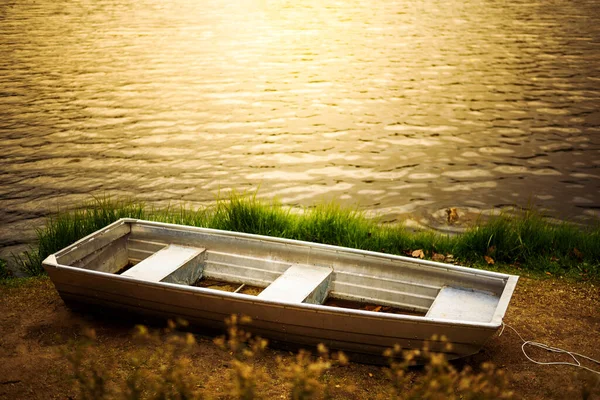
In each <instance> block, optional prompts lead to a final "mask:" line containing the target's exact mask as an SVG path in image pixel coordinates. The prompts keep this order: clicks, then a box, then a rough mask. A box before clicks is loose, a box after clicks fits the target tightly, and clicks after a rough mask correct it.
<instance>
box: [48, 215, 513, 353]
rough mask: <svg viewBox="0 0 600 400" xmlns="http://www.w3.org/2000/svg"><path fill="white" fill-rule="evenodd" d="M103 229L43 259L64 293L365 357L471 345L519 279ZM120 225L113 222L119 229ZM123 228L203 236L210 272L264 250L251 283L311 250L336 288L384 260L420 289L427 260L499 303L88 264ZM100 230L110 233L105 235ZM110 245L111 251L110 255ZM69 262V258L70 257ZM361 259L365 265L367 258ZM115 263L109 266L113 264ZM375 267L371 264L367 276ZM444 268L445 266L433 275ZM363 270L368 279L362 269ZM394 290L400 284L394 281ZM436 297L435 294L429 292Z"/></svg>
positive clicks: (330, 251) (272, 245) (328, 252)
mask: <svg viewBox="0 0 600 400" xmlns="http://www.w3.org/2000/svg"><path fill="white" fill-rule="evenodd" d="M123 225H127V226H128V231H127V233H125V234H124V235H122V236H119V237H116V238H110V237H105V236H111V235H113V236H114V235H115V231H116V230H118V229H123V228H120V227H121V226H123ZM109 228H110V227H109ZM115 228H117V229H115ZM103 232H104V236H102V232H97V233H95V234H93V235H90V236H89V237H87V238H84V239H82V241H79V242H78V243H76V244H74V245H73V246H70V247H68V248H66V249H64V250H62V251H61V252H58V253H56V254H55V255H52V256H50V257H48V259H46V260H45V261H44V267H45V269H46V271H47V272H48V274H49V276H50V278H51V280H52V282H53V283H54V285H55V287H56V289H57V291H58V292H59V294H60V296H61V297H62V298H63V299H64V300H65V302H67V303H73V304H90V305H95V306H97V307H101V308H110V309H120V310H126V311H127V312H134V313H138V314H143V315H151V316H155V317H161V318H183V319H185V320H187V321H188V322H190V323H191V324H192V325H194V326H205V327H208V328H217V329H222V328H223V326H224V320H225V318H226V317H228V316H230V315H232V314H239V315H246V316H249V317H251V318H252V322H251V324H250V326H249V327H248V328H249V330H250V331H252V332H253V333H254V334H257V335H260V336H263V337H265V338H268V339H271V340H275V341H277V342H281V343H288V344H291V345H293V346H315V345H317V344H319V343H323V344H325V345H327V346H328V347H330V348H333V349H339V350H343V351H346V352H349V353H352V354H354V355H358V356H361V355H362V356H364V358H363V357H359V359H367V360H369V359H373V357H375V358H378V357H381V356H382V354H383V352H384V350H385V349H386V348H390V347H393V346H394V345H396V344H397V345H400V346H401V347H402V348H405V349H414V348H421V347H423V345H424V344H425V342H427V343H428V345H429V348H430V349H431V350H433V351H437V352H444V353H446V354H447V356H448V358H450V359H452V358H457V357H463V356H467V355H470V354H473V353H476V352H478V351H479V350H480V349H481V347H482V346H483V345H484V344H485V342H486V341H487V340H488V339H489V338H490V337H491V336H492V335H493V334H494V332H495V331H496V330H497V329H498V328H499V327H500V325H501V320H502V316H503V315H504V312H505V310H506V307H507V305H508V300H509V299H510V296H511V295H512V291H513V290H514V285H515V284H516V277H513V276H510V275H503V274H495V273H490V272H486V271H482V272H481V273H475V274H473V272H472V271H469V270H468V269H462V268H458V269H455V268H454V267H453V266H447V265H445V264H439V263H429V264H427V263H425V264H419V265H416V266H415V265H413V264H410V263H411V262H412V260H407V259H405V258H403V257H397V256H390V255H386V254H380V253H372V252H364V251H360V250H350V249H343V248H339V247H335V246H326V245H318V244H311V243H305V242H296V241H289V240H284V239H276V238H267V237H262V236H255V235H247V234H236V233H231V232H220V231H212V230H206V229H202V228H191V227H179V226H176V225H168V224H158V223H150V222H145V221H137V220H121V221H120V225H119V224H118V223H115V224H113V226H112V228H110V229H107V230H106V231H103ZM106 232H108V233H106ZM121 233H122V232H121ZM119 234H120V233H118V232H117V234H116V236H118V235H119ZM214 234H216V236H214ZM127 235H129V238H128V239H127V240H129V241H130V242H129V243H130V244H132V243H138V242H136V241H146V243H150V240H154V242H152V243H177V244H180V245H190V244H198V242H201V245H202V247H206V248H207V249H213V250H212V251H213V253H210V254H209V255H208V256H207V258H206V261H205V264H206V267H205V270H206V271H208V272H210V271H211V269H210V268H211V265H212V264H211V261H210V260H222V259H223V255H222V254H224V253H223V251H224V250H226V249H229V251H231V249H234V250H235V251H236V252H243V253H244V256H243V257H250V256H251V257H250V258H244V259H243V260H244V264H252V262H254V263H258V262H259V261H258V260H263V259H264V260H266V262H267V264H268V265H269V268H271V269H265V270H264V271H267V272H264V271H263V272H259V273H256V271H258V270H259V269H258V268H254V267H253V269H252V271H254V272H253V274H254V275H253V276H254V277H255V278H254V282H253V283H255V284H256V283H257V282H258V283H260V282H261V279H260V277H261V276H263V275H265V276H268V275H269V273H268V272H269V271H271V270H273V271H276V273H275V275H276V274H277V273H279V274H281V272H277V271H278V270H279V269H281V267H280V264H283V265H287V264H289V263H294V262H298V261H299V260H302V261H304V262H306V254H307V253H310V254H311V260H312V264H315V265H331V266H332V268H333V270H334V271H337V272H339V279H340V281H339V290H338V292H339V293H340V296H341V297H343V294H344V290H345V289H346V288H347V287H349V286H348V285H352V283H348V282H354V281H353V280H352V279H355V275H357V274H358V275H360V272H361V271H363V270H362V269H361V268H368V267H369V266H370V265H380V264H381V265H384V266H383V267H381V268H382V269H381V271H384V272H385V271H387V270H388V269H389V268H392V269H394V268H396V269H397V271H393V270H392V272H391V273H389V274H387V275H386V274H383V275H384V278H385V277H387V278H385V279H387V281H385V280H384V282H388V283H389V282H392V283H391V284H392V285H396V286H397V285H400V284H398V283H396V282H397V281H398V282H401V283H402V282H403V283H402V284H405V285H406V284H407V283H406V282H409V283H414V284H415V285H417V286H416V287H417V288H421V287H424V288H425V289H423V290H426V289H427V288H428V286H427V285H425V284H424V283H423V282H422V281H423V279H421V278H419V277H422V276H425V281H427V271H428V269H429V270H430V271H429V272H431V274H430V275H431V281H433V282H435V285H438V286H439V287H442V286H440V285H441V284H442V283H443V282H442V283H440V282H437V281H438V280H441V281H443V280H444V276H446V280H448V277H447V276H454V280H456V279H458V280H459V281H461V282H463V284H465V282H470V283H471V284H472V285H474V286H477V289H478V290H479V289H481V287H486V285H488V286H489V287H488V289H489V291H490V293H493V292H495V293H497V298H498V305H497V309H496V310H495V311H494V314H493V315H492V316H491V318H490V321H486V322H478V321H457V320H444V319H440V318H434V317H427V316H414V315H402V314H389V313H381V312H380V313H377V312H372V311H364V310H353V309H344V308H339V307H331V306H325V305H321V304H307V303H292V302H287V301H285V300H282V301H277V300H264V299H261V298H259V297H256V296H249V295H244V294H239V293H229V292H221V291H217V290H212V289H207V288H202V287H196V286H188V285H181V284H175V283H167V282H149V281H144V280H141V279H135V278H131V277H128V276H123V275H122V274H115V273H114V271H112V272H111V271H110V268H109V270H108V271H106V270H104V271H102V270H94V269H91V268H90V267H89V265H92V264H93V265H94V266H96V267H98V265H100V266H102V265H103V266H105V268H108V267H106V266H107V265H111V261H110V260H111V257H112V258H115V259H117V258H119V257H121V256H118V255H115V254H114V253H115V252H114V251H112V250H111V249H110V247H109V246H114V243H116V242H118V241H119V240H121V241H123V238H124V237H126V236H127ZM103 237H105V239H106V240H104V241H103V240H102V238H103ZM90 243H93V245H90ZM86 247H87V249H86ZM133 247H135V246H133ZM82 249H86V250H82ZM113 250H114V249H113ZM128 251H129V254H130V255H131V254H136V252H137V251H138V250H137V249H128ZM149 252H151V250H150V251H149ZM102 254H104V255H102ZM109 254H112V255H110V256H108V255H109ZM248 255H250V256H248ZM86 257H87V258H88V259H90V258H91V257H95V258H96V259H100V261H101V262H95V263H90V264H89V265H87V268H86V265H83V266H81V265H80V266H77V265H78V263H81V260H82V259H85V258H86ZM261 257H262V258H261ZM104 258H107V259H108V261H106V260H103V259H104ZM67 262H68V263H69V264H71V265H67ZM214 263H216V264H215V265H216V266H215V269H214V271H219V269H218V267H223V265H225V264H224V263H221V264H218V263H219V261H214ZM407 263H409V264H410V268H409V270H407V271H404V274H408V273H409V272H411V271H413V270H414V271H416V272H415V273H414V274H413V275H411V276H410V277H408V278H407V277H406V276H405V277H404V278H403V279H404V280H399V279H396V280H394V279H392V278H389V277H390V276H394V272H395V273H398V272H399V271H403V266H405V265H406V264H407ZM112 264H114V262H112ZM261 265H262V264H261ZM348 265H350V266H354V267H346V268H347V269H344V267H342V266H348ZM365 265H366V266H367V267H364V266H365ZM115 268H116V267H114V266H113V267H112V269H115ZM265 268H266V267H265ZM353 268H354V269H353ZM448 268H450V269H448ZM100 269H101V268H100ZM244 271H245V270H244ZM244 271H242V272H241V273H240V272H238V274H242V275H243V274H244V273H246V272H244ZM261 271H262V270H261ZM381 271H379V270H377V268H375V271H374V272H373V273H372V274H371V275H370V276H373V274H375V275H376V274H377V273H378V272H381ZM423 271H424V272H423ZM208 272H207V273H208ZM261 274H262V275H261ZM344 274H347V275H348V276H350V275H352V276H351V279H350V278H348V280H347V281H343V278H344V276H345V275H344ZM440 274H441V275H442V276H439V275H440ZM453 274H458V275H453ZM229 275H230V276H237V277H238V278H239V280H240V281H241V280H244V277H243V276H238V275H235V274H229ZM363 275H365V276H366V278H365V279H367V280H368V276H367V275H368V274H363ZM457 276H458V278H457ZM232 279H233V280H234V281H235V280H236V279H235V278H232ZM263 279H264V280H266V281H267V282H266V284H264V285H263V286H265V285H268V284H269V282H272V280H273V278H272V277H271V278H263ZM488 279H489V282H488ZM344 282H346V283H344ZM419 285H421V286H419ZM332 287H333V289H334V290H332V292H331V293H332V294H335V293H336V290H335V289H337V288H338V286H336V284H335V283H334V284H333V285H332ZM356 287H359V286H356ZM436 287H437V286H436ZM364 290H365V293H371V292H370V291H369V290H372V288H366V289H364ZM378 290H379V292H378V293H383V295H380V298H381V299H384V300H382V301H385V299H386V298H387V297H386V296H388V295H389V293H387V292H390V289H386V288H381V289H378ZM427 290H428V289H427ZM438 291H439V289H438ZM398 293H404V292H402V291H398ZM390 296H391V295H390ZM363 297H365V296H363ZM388 297H389V296H388ZM433 297H434V298H435V296H433ZM423 299H425V300H426V301H429V300H427V299H428V297H427V295H426V294H417V295H416V297H415V300H414V302H413V303H414V305H415V307H416V308H418V307H421V306H420V305H419V304H420V303H419V302H422V301H425V300H423ZM413 303H410V304H413ZM434 335H437V337H438V338H439V337H440V336H442V335H443V336H445V337H446V338H447V341H440V340H431V339H432V337H434ZM448 344H450V345H451V347H450V348H448Z"/></svg>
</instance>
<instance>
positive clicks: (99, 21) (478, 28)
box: [0, 0, 600, 253]
mask: <svg viewBox="0 0 600 400" xmlns="http://www.w3.org/2000/svg"><path fill="white" fill-rule="evenodd" d="M599 9H600V0H543V1H541V0H528V1H522V0H514V1H499V0H483V1H480V0H477V1H475V0H464V1H447V0H420V1H414V0H413V1H410V0H409V1H393V0H378V1H375V2H373V1H358V0H344V1H329V0H318V1H317V0H302V1H298V0H296V1H291V0H273V1H267V0H262V1H261V0H226V1H225V0H213V1H203V2H201V1H187V0H169V1H164V0H162V1H161V0H136V1H125V0H88V1H85V0H81V1H71V0H69V1H66V0H38V1H31V0H22V1H21V0H20V1H10V0H5V1H2V2H1V3H0V55H1V56H0V71H1V72H0V247H2V248H3V249H4V250H3V251H4V252H5V253H6V252H7V251H8V250H10V249H14V248H16V247H18V246H20V245H23V243H27V242H29V241H31V239H32V237H33V228H34V227H36V226H40V225H41V224H42V223H43V217H44V216H45V215H48V214H49V213H52V212H54V211H55V210H56V209H57V207H65V206H70V205H74V204H79V203H80V202H81V201H83V200H89V199H90V196H92V195H95V196H98V195H99V196H102V195H105V194H110V195H113V196H116V197H119V196H134V197H136V198H137V199H140V200H145V201H147V202H149V203H152V204H159V205H164V204H167V203H169V202H181V201H183V202H187V203H188V204H191V205H201V204H210V203H211V202H213V201H214V199H215V197H216V195H217V193H218V192H219V191H221V192H222V193H224V192H227V191H228V190H230V189H236V190H238V191H244V190H255V189H256V188H258V187H260V190H259V197H264V198H271V197H273V196H277V197H278V198H279V199H280V200H281V201H282V202H283V203H285V204H290V205H296V206H306V205H310V204H314V203H315V202H322V201H328V200H331V199H335V200H336V201H339V202H342V203H343V204H346V205H358V206H359V207H360V208H361V209H363V210H367V211H372V212H375V213H378V214H379V215H381V216H383V217H384V219H385V220H388V221H393V220H397V219H402V218H405V217H407V216H410V218H411V219H413V220H414V221H416V222H418V223H421V224H423V225H429V226H437V227H440V226H443V223H444V218H445V213H444V210H445V209H446V208H447V207H458V208H459V214H462V215H463V216H465V218H467V216H469V218H474V217H473V216H474V215H476V214H477V213H479V212H482V211H483V212H485V211H489V210H494V209H498V208H503V207H507V206H508V207H510V206H513V205H516V206H528V205H533V206H535V207H537V208H540V209H542V210H544V212H545V213H547V214H548V215H551V216H554V217H558V218H565V219H573V220H577V221H579V220H582V221H586V220H587V221H589V220H594V219H596V220H597V218H598V215H599V213H600V21H599V20H598V18H597V15H598V10H599ZM15 246H16V247H15Z"/></svg>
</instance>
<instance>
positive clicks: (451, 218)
mask: <svg viewBox="0 0 600 400" xmlns="http://www.w3.org/2000/svg"><path fill="white" fill-rule="evenodd" d="M446 214H448V223H449V224H453V223H455V222H456V221H457V220H458V209H457V208H455V207H451V208H447V209H446Z"/></svg>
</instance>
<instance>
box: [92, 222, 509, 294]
mask: <svg viewBox="0 0 600 400" xmlns="http://www.w3.org/2000/svg"><path fill="white" fill-rule="evenodd" d="M119 221H123V222H126V223H137V224H140V225H149V226H154V227H163V228H169V229H174V230H180V231H181V230H185V231H191V232H194V231H196V232H201V233H210V234H217V235H223V236H229V237H238V238H243V239H253V240H258V241H264V242H275V243H283V244H289V245H296V246H298V245H301V246H302V247H312V248H315V249H319V250H328V251H333V252H337V253H340V252H342V253H350V254H358V255H362V256H370V257H375V258H384V259H392V260H397V261H404V262H409V263H413V264H419V265H426V266H428V267H432V268H435V269H440V270H445V271H452V272H461V273H465V274H467V275H475V276H484V277H486V278H491V279H497V280H501V281H503V282H505V283H506V281H507V280H508V278H509V277H511V276H516V275H510V274H504V273H500V272H494V271H485V270H479V269H473V268H468V267H462V266H459V265H452V264H445V263H441V262H437V261H430V260H422V259H419V258H412V257H406V256H401V255H397V254H389V253H380V252H376V251H371V250H362V249H353V248H351V247H342V246H335V245H331V244H323V243H315V242H307V241H303V240H296V239H287V238H280V237H276V236H264V235H257V234H254V233H245V232H236V231H225V230H221V229H213V228H203V227H198V226H190V225H178V224H171V223H167V222H156V221H147V220H142V219H135V218H122V219H120V220H118V221H117V222H119ZM98 233H99V232H98ZM90 236H91V235H90ZM208 251H210V250H208Z"/></svg>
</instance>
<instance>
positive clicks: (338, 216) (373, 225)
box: [17, 192, 600, 280]
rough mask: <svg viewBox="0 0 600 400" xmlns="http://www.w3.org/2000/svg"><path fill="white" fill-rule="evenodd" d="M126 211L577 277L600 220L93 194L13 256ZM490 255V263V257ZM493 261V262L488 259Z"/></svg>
mask: <svg viewBox="0 0 600 400" xmlns="http://www.w3.org/2000/svg"><path fill="white" fill-rule="evenodd" d="M124 217H130V218H139V219H147V220H153V221H159V222H168V223H175V224H181V225H191V226H199V227H207V228H215V229H223V230H230V231H239V232H246V233H255V234H260V235H267V236H276V237H283V238H288V239H296V240H305V241H311V242H318V243H324V244H331V245H337V246H344V247H351V248H358V249H363V250H372V251H378V252H385V253H391V254H401V255H410V254H411V253H412V252H413V251H415V250H417V249H419V250H422V251H423V253H424V255H425V256H426V257H427V258H432V257H434V256H435V255H438V256H440V255H441V256H442V257H443V258H446V259H448V257H447V256H448V255H452V256H453V257H451V258H449V259H450V260H453V261H460V263H461V264H463V265H467V266H477V267H479V268H482V267H483V268H487V269H494V270H506V271H515V270H518V272H519V274H523V273H530V274H533V275H538V276H539V275H544V274H552V275H558V276H567V277H569V278H574V279H577V280H588V279H592V280H597V279H600V226H598V225H596V226H593V227H584V226H577V225H574V224H570V223H567V222H563V223H559V224H555V223H552V222H549V221H547V220H545V219H544V218H543V217H542V216H540V215H539V214H537V213H536V212H528V213H526V214H525V215H523V216H521V217H509V216H507V215H502V214H500V215H496V216H492V217H490V218H489V219H488V220H486V221H484V222H483V221H480V222H478V223H477V224H476V225H474V226H473V227H471V228H469V229H468V230H467V231H466V232H465V233H462V234H459V235H453V236H451V235H446V234H441V233H437V232H432V231H416V232H415V231H411V230H408V229H406V228H405V227H404V226H403V225H401V224H382V223H380V222H379V221H377V219H372V218H368V217H367V216H366V215H365V214H364V213H363V212H360V211H358V210H356V209H351V208H344V207H342V206H340V205H338V204H336V203H326V204H318V205H316V206H314V207H311V208H306V209H304V210H302V212H301V213H299V212H296V210H294V209H292V208H290V207H286V206H283V205H281V204H280V203H278V202H276V201H273V202H270V203H269V202H265V201H262V200H259V199H257V198H256V195H243V194H237V193H235V192H234V193H232V194H231V195H230V196H229V197H228V198H227V199H218V200H217V202H216V204H215V205H214V206H210V207H206V208H199V209H193V208H191V207H186V206H184V205H180V206H178V207H174V206H169V207H166V208H162V209H157V208H153V207H148V206H146V205H145V204H144V203H142V202H138V201H134V200H116V201H115V200H111V199H110V198H98V199H94V200H93V201H90V202H88V203H85V204H83V205H81V206H79V207H77V208H75V209H72V210H63V211H60V212H58V213H57V214H56V215H54V216H51V217H49V218H48V220H47V223H46V226H45V227H44V228H41V229H39V230H38V231H37V237H38V240H37V243H38V245H37V248H32V249H30V250H29V251H28V252H25V253H24V254H22V255H20V256H19V257H17V258H18V261H19V263H20V265H21V268H22V270H23V271H24V272H26V273H27V274H28V275H39V274H42V273H43V268H42V266H41V262H42V260H43V259H44V258H46V257H47V256H48V255H50V254H52V253H54V252H56V251H57V250H59V249H62V248H64V247H66V246H67V245H69V244H71V243H73V242H75V241H77V240H79V239H80V238H82V237H84V236H86V235H88V234H90V233H92V232H94V231H96V230H98V229H100V228H102V227H104V226H106V225H108V224H109V223H111V222H114V221H116V220H117V219H119V218H124ZM490 260H491V262H490ZM492 263H493V265H492Z"/></svg>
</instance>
